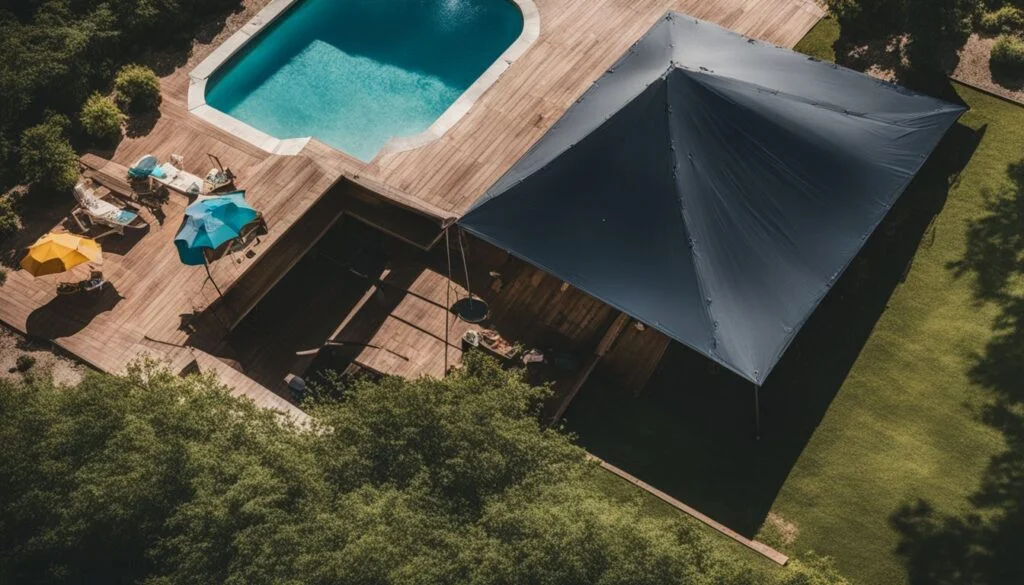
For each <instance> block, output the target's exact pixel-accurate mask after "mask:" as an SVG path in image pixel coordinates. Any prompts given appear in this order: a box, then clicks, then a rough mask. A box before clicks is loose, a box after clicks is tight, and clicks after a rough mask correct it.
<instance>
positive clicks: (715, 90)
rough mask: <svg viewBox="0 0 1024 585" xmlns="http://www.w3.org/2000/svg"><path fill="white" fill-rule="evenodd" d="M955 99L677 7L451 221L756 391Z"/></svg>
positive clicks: (923, 153)
mask: <svg viewBox="0 0 1024 585" xmlns="http://www.w3.org/2000/svg"><path fill="white" fill-rule="evenodd" d="M964 110H965V108H963V107H961V106H958V105H953V104H949V103H946V102H944V101H941V100H938V99H935V98H932V97H929V96H926V95H923V94H919V93H915V92H911V91H908V90H906V89H903V88H901V87H898V86H896V85H893V84H890V83H886V82H883V81H880V80H877V79H874V78H871V77H869V76H867V75H863V74H861V73H857V72H854V71H851V70H848V69H844V68H842V67H838V66H836V65H833V64H830V63H823V62H819V61H816V60H814V59H811V58H808V57H807V56H805V55H800V54H798V53H795V52H793V51H790V50H786V49H781V48H778V47H774V46H771V45H767V44H764V43H761V42H757V41H754V40H751V39H748V38H745V37H742V36H740V35H738V34H735V33H733V32H730V31H727V30H725V29H722V28H720V27H718V26H716V25H713V24H710V23H707V22H703V21H699V20H696V19H693V18H690V17H687V16H683V15H680V14H676V13H671V12H670V13H668V14H667V15H666V16H665V17H664V18H662V19H661V20H660V21H659V22H658V23H656V24H655V25H654V27H653V28H652V29H651V30H650V31H649V32H648V33H647V34H646V35H644V37H643V38H641V39H640V40H639V41H638V42H637V43H636V44H635V45H634V46H633V47H632V48H631V49H630V50H629V51H628V52H627V53H626V54H625V55H624V56H623V57H622V58H621V59H620V60H619V61H618V63H616V64H615V65H614V66H613V67H612V68H611V69H610V70H609V71H608V72H607V73H606V74H604V75H603V76H602V77H601V78H599V79H598V80H597V81H596V82H595V83H594V84H593V86H592V87H591V88H590V89H589V90H588V91H587V92H586V93H584V94H583V96H582V97H581V98H580V99H579V100H578V101H577V103H576V104H574V105H573V106H572V107H571V108H570V109H569V110H568V111H567V112H566V113H565V115H563V116H562V118H560V119H559V120H558V121H557V122H556V123H555V124H554V126H553V127H552V128H551V129H550V130H549V131H548V132H547V133H546V134H545V135H544V136H543V137H542V138H541V139H540V140H539V141H538V142H537V143H536V144H534V146H533V147H532V148H531V149H530V150H529V151H528V152H527V153H526V154H525V155H524V156H523V157H522V158H521V159H520V160H519V161H518V162H517V163H516V164H515V165H514V166H513V167H512V168H511V169H510V170H509V171H508V172H507V173H506V174H505V175H504V176H503V177H502V178H501V179H499V180H498V182H497V183H496V184H495V185H494V186H492V187H491V188H490V189H489V190H488V191H487V192H486V193H485V194H484V196H483V197H481V198H480V199H479V200H478V201H477V202H476V203H475V204H474V205H473V207H472V208H471V209H470V210H469V211H468V212H467V213H466V214H465V216H464V217H462V219H461V220H459V225H460V226H461V228H462V229H464V230H466V231H467V232H470V233H472V234H473V235H475V236H477V237H478V238H481V239H483V240H485V241H487V242H490V243H491V244H493V245H495V246H497V247H499V248H502V249H504V250H507V251H509V252H510V253H512V254H514V255H516V256H518V257H520V258H522V259H523V260H526V261H527V262H530V263H532V264H534V265H535V266H537V267H539V268H542V269H544V270H545V271H547V272H549V273H551V274H553V275H555V276H557V277H559V278H561V279H562V280H564V281H566V282H568V283H570V284H572V285H573V286H575V287H577V288H579V289H581V290H583V291H585V292H587V293H589V294H590V295H592V296H594V297H596V298H598V299H600V300H602V301H604V302H605V303H607V304H609V305H611V306H614V307H615V308H617V309H619V310H621V311H623V312H624V313H626V314H628V315H630V316H631V317H633V318H635V319H637V320H640V321H642V322H644V323H646V324H648V325H650V326H652V327H654V328H656V329H658V330H660V331H661V332H662V333H664V334H665V335H667V336H669V337H671V338H672V339H675V340H677V341H679V342H681V343H683V344H684V345H687V346H689V347H690V348H692V349H694V350H696V351H698V352H700V353H702V354H703V355H705V356H707V357H708V358H710V359H712V360H714V361H716V362H718V363H719V364H721V365H722V366H724V367H726V368H728V369H729V370H731V371H733V372H735V373H736V374H737V375H739V376H741V377H743V378H745V379H747V380H749V381H751V382H752V383H753V384H754V387H755V400H756V397H757V388H759V387H760V385H761V384H763V383H764V380H765V378H766V377H767V376H768V375H769V373H770V372H771V371H772V368H773V367H774V366H775V364H776V363H777V362H778V361H779V359H780V357H781V356H782V354H783V352H784V351H785V350H786V348H787V347H788V346H789V344H790V343H791V342H792V340H793V338H794V336H796V334H797V332H798V331H799V330H800V328H801V326H802V325H803V324H804V322H805V321H806V320H807V318H808V317H809V316H810V315H811V313H812V312H813V311H814V309H815V308H816V307H817V306H818V303H819V302H820V301H821V300H822V298H823V297H824V296H825V295H826V293H827V292H828V291H829V289H830V288H831V287H832V285H833V283H834V282H835V281H836V279H838V278H839V276H840V275H841V274H842V273H843V271H844V270H845V269H846V266H847V265H848V264H849V263H850V262H851V261H852V260H853V258H854V257H855V256H856V254H857V253H858V251H859V250H860V248H861V246H862V245H863V244H864V242H865V241H866V240H867V238H868V236H869V235H870V234H871V233H872V232H873V231H874V229H875V228H876V226H877V225H878V224H879V222H881V220H882V219H883V218H884V217H885V215H886V213H887V212H888V210H889V208H890V207H891V205H892V204H893V202H894V201H896V199H897V198H898V197H899V196H900V194H901V193H902V192H903V190H904V189H905V188H906V186H907V184H908V183H909V182H910V180H911V179H912V178H913V177H914V175H915V174H916V173H917V172H918V170H919V169H920V168H921V165H922V164H923V163H924V161H925V160H926V159H927V157H928V155H929V154H930V153H931V151H932V150H933V149H934V148H935V146H936V145H937V144H938V142H939V140H940V139H941V138H942V136H943V135H944V134H945V133H946V131H947V130H948V129H949V128H950V127H951V126H952V125H953V124H954V123H955V122H956V120H957V118H959V116H960V115H961V114H962V113H963V112H964Z"/></svg>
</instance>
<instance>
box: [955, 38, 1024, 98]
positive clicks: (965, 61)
mask: <svg viewBox="0 0 1024 585" xmlns="http://www.w3.org/2000/svg"><path fill="white" fill-rule="evenodd" d="M995 43H996V40H995V38H993V37H982V36H979V35H977V34H973V35H971V38H969V39H967V44H965V45H964V48H963V49H962V50H961V51H960V63H959V65H957V68H956V70H954V71H953V75H952V77H953V79H955V80H957V81H962V82H964V83H966V84H968V85H973V86H976V87H980V88H981V89H984V90H987V91H990V92H992V93H994V94H996V95H998V96H1002V97H1004V98H1006V99H1010V100H1013V101H1016V102H1020V103H1022V104H1024V86H1021V85H1019V84H1018V85H1017V87H1006V86H1003V85H1000V84H999V83H997V82H996V81H995V80H994V79H993V78H992V71H991V69H989V66H988V58H989V55H990V54H991V53H992V45H994V44H995Z"/></svg>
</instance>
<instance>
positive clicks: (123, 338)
mask: <svg viewBox="0 0 1024 585" xmlns="http://www.w3.org/2000/svg"><path fill="white" fill-rule="evenodd" d="M537 5H538V8H539V10H540V15H541V34H540V38H539V39H538V40H537V42H536V43H535V44H534V45H533V46H532V47H531V48H530V49H529V50H528V51H527V52H526V53H525V54H524V55H523V56H522V57H521V58H520V59H518V60H517V61H516V62H515V63H514V64H513V65H512V66H511V67H510V68H509V69H508V70H507V71H506V73H505V74H504V75H503V76H502V77H501V78H500V79H499V80H498V82H497V83H496V84H495V85H494V86H492V87H491V88H490V89H489V90H488V91H487V92H485V94H484V95H483V96H482V97H481V99H480V100H478V102H477V103H476V104H475V105H474V106H473V108H472V109H471V110H470V111H469V113H468V114H467V115H466V116H465V117H464V118H462V120H460V121H459V122H458V123H457V124H456V125H455V126H454V127H453V128H452V129H451V130H450V131H449V132H448V133H447V134H445V136H444V137H442V138H441V139H440V140H437V141H435V142H433V143H431V144H428V145H426V146H423V147H421V148H417V149H414V150H411V151H407V152H402V153H394V154H388V155H384V156H380V157H378V158H377V159H376V160H374V161H371V162H370V163H368V164H367V163H362V162H360V161H358V160H356V159H353V158H352V157H350V156H347V155H345V154H343V153H341V152H338V151H335V150H333V149H330V148H328V147H326V146H324V145H323V144H321V143H319V142H317V141H315V140H314V141H311V142H310V143H309V145H307V147H306V148H305V149H304V150H303V152H302V153H300V154H299V155H298V156H276V155H271V154H268V153H267V152H265V151H262V150H261V149H259V148H258V147H256V146H254V145H252V144H249V143H247V142H245V141H242V140H239V139H238V138H236V137H234V136H233V135H231V134H230V133H228V132H225V131H223V130H220V129H218V128H215V127H212V126H211V125H209V124H208V123H206V122H204V121H202V120H200V119H198V118H197V117H195V116H193V115H191V114H189V113H188V112H187V111H186V109H185V105H186V97H187V90H188V71H189V70H191V69H192V68H193V67H194V66H195V65H196V64H197V63H198V61H199V60H200V59H201V58H202V57H203V56H204V55H205V54H206V53H208V52H209V51H210V50H212V49H213V48H214V47H213V46H212V45H207V46H199V47H197V50H196V51H195V52H194V54H193V56H192V57H191V58H190V60H189V62H188V63H186V64H184V65H183V66H181V67H179V68H178V69H177V70H176V71H175V72H173V73H172V74H170V75H168V76H167V77H165V78H164V79H163V80H162V93H163V98H164V99H163V102H162V104H161V107H160V115H159V117H158V118H157V119H156V121H155V123H154V124H153V125H152V127H151V128H148V129H143V130H142V131H141V135H133V136H131V137H129V138H126V139H125V140H123V141H122V142H121V143H120V145H119V146H118V147H117V149H116V151H115V152H114V153H113V156H112V160H113V162H114V163H116V164H117V165H121V166H127V165H130V164H131V163H132V162H134V161H135V160H136V159H138V158H139V157H140V156H142V155H144V154H154V155H156V156H157V157H158V158H159V159H160V160H166V159H167V158H168V157H169V156H170V155H171V154H172V153H173V154H180V155H182V156H183V157H184V164H183V167H184V170H186V171H188V172H190V173H193V174H196V175H199V176H205V174H206V172H207V171H208V170H209V169H210V168H211V167H212V166H214V163H213V162H212V161H211V160H210V159H208V158H207V155H208V154H212V155H214V156H216V157H217V158H219V159H220V161H222V162H223V164H224V165H226V166H228V167H230V168H231V169H232V170H233V171H234V172H235V174H236V176H237V181H236V183H237V185H238V186H239V187H240V188H243V189H246V190H247V198H248V199H249V200H250V201H251V202H252V203H253V205H254V206H255V207H256V208H257V209H259V210H261V211H262V212H263V214H264V216H265V217H266V219H267V223H268V225H269V234H268V235H267V236H265V237H263V238H262V239H261V243H260V245H259V246H254V247H252V248H250V249H249V250H246V251H245V252H244V253H238V254H234V255H232V256H229V257H226V258H222V259H220V260H218V261H217V262H216V263H214V265H213V267H212V272H213V278H214V280H215V281H216V283H217V284H218V285H219V286H220V288H221V290H224V291H230V290H231V289H232V288H233V286H234V284H235V283H236V282H237V281H238V280H239V279H240V277H241V276H242V275H243V274H244V273H246V271H248V270H249V269H250V268H251V267H253V266H256V265H257V263H258V262H259V260H260V259H261V258H262V257H263V256H264V255H267V254H268V252H269V251H270V250H272V249H274V246H275V243H276V242H277V241H278V240H279V239H281V238H282V237H283V236H284V235H285V234H287V233H288V232H289V230H290V229H291V227H292V226H293V225H295V224H296V222H297V221H298V220H299V219H300V218H302V217H303V216H304V215H305V214H306V213H307V211H309V210H310V209H311V207H312V206H313V205H314V204H315V203H316V202H317V201H319V200H320V199H321V198H322V197H323V196H324V194H325V193H327V192H328V191H329V189H330V188H331V186H332V185H334V184H335V183H336V182H337V180H338V179H339V178H340V177H346V178H348V179H349V180H350V181H351V182H352V183H353V184H358V185H361V186H363V187H365V188H366V190H367V192H373V193H376V194H377V195H379V196H380V198H381V201H390V202H393V203H395V204H397V205H399V206H401V207H402V208H403V209H407V210H411V211H413V212H415V213H417V214H420V215H422V216H424V217H429V218H432V219H433V220H437V221H439V222H440V223H444V222H446V221H450V220H451V218H452V217H454V216H458V215H459V214H461V213H462V212H464V211H465V209H467V208H468V207H469V205H471V204H472V202H473V201H474V200H476V198H477V197H479V195H480V194H482V193H483V192H484V191H485V190H486V188H487V187H488V186H489V185H491V184H492V183H493V182H494V181H495V180H496V179H497V178H498V177H500V176H501V174H503V173H504V172H505V171H506V170H507V169H508V168H509V167H511V166H512V164H513V163H514V162H515V161H516V160H517V159H518V158H519V157H520V156H521V155H522V154H523V153H524V152H525V151H526V150H527V149H528V148H529V147H530V146H531V145H532V144H533V143H534V142H535V141H536V140H537V139H539V138H540V136H541V135H543V133H544V132H545V131H546V130H547V129H548V128H550V126H551V125H552V124H553V123H554V121H555V120H557V119H558V117H559V116H560V115H561V114H562V113H563V112H564V111H565V110H566V109H568V108H569V106H570V105H571V104H572V103H573V101H574V100H575V99H577V97H578V96H579V95H580V94H582V93H583V91H585V90H586V89H587V87H589V85H590V84H591V83H592V82H593V81H594V80H595V79H596V78H597V77H599V76H600V75H601V74H602V73H603V72H604V71H605V69H606V68H607V67H608V66H609V65H611V64H612V63H613V62H614V61H615V60H616V59H618V57H619V56H620V55H621V54H622V53H623V51H625V50H626V49H627V48H628V47H629V46H630V44H632V43H633V42H634V41H635V40H636V39H637V38H639V37H640V36H641V35H642V34H643V33H644V32H645V31H646V30H647V29H648V28H649V27H650V26H651V25H652V24H653V23H654V22H655V21H656V20H657V19H658V18H659V17H661V16H662V15H663V14H664V13H665V12H666V11H667V10H670V9H671V10H678V11H681V12H684V13H688V14H691V15H693V16H696V17H699V18H703V19H707V20H711V21H714V22H717V23H720V24H722V25H724V26H727V27H729V28H732V29H733V30H736V31H738V32H740V33H743V34H747V35H749V36H752V37H755V38H760V39H764V40H767V41H770V42H773V43H776V44H780V45H783V46H791V45H792V44H794V43H795V42H796V41H797V40H799V39H800V38H801V37H802V36H803V35H804V34H805V33H806V31H807V30H809V29H810V27H811V26H813V24H814V23H815V22H817V20H818V19H819V18H820V17H821V16H822V11H821V9H820V8H819V7H818V6H817V5H816V4H814V2H813V1H812V0H537ZM229 22H230V23H231V24H230V26H229V29H237V28H238V27H240V26H242V25H243V24H244V20H238V19H235V18H231V19H229ZM230 32H231V30H225V31H224V32H222V34H221V36H222V37H223V36H224V35H226V34H227V33H230ZM136 132H138V130H136ZM114 178H116V177H114ZM71 204H72V199H71V194H70V193H69V194H68V200H67V207H66V209H65V208H64V207H63V204H61V205H57V206H55V207H54V209H52V210H49V211H50V215H45V217H42V218H27V219H28V223H29V225H28V226H27V227H26V229H25V230H24V231H23V232H22V234H20V236H19V238H17V239H16V240H15V241H13V242H8V243H7V249H6V250H0V252H2V253H3V255H4V258H5V259H6V261H7V262H8V263H10V264H11V265H12V266H13V265H14V264H16V261H17V258H16V256H17V255H18V249H19V248H23V247H25V246H27V245H29V244H31V242H32V241H33V240H34V239H35V238H36V237H38V236H40V235H42V234H43V233H45V232H47V231H50V230H51V229H54V228H55V227H57V226H56V224H58V223H59V220H60V218H56V217H54V216H53V213H55V212H57V211H62V212H66V211H70V208H71ZM183 208H184V202H183V201H181V200H179V199H178V198H173V197H172V198H171V200H170V201H169V202H168V203H167V204H166V205H165V206H164V207H163V208H162V209H161V210H159V212H158V213H156V215H155V216H154V217H153V218H152V219H153V221H151V222H150V223H151V225H150V229H149V231H148V233H146V234H145V235H143V236H141V237H138V236H136V237H134V238H133V237H118V236H110V237H108V238H106V239H105V240H104V242H103V244H104V257H105V262H104V264H103V267H102V268H103V271H104V274H105V275H106V276H107V278H108V279H109V280H110V281H111V282H112V283H113V287H112V288H111V289H110V291H109V292H108V293H107V294H105V295H103V296H102V297H101V298H98V299H93V300H86V299H84V298H75V297H71V298H57V297H56V294H55V289H56V283H57V282H59V281H61V280H73V279H80V278H83V277H84V276H85V274H86V273H87V271H88V267H87V266H82V267H79V268H77V269H75V270H73V271H71V273H70V274H66V275H61V276H50V277H43V278H39V279H33V278H31V277H29V276H28V275H27V274H25V273H24V272H23V271H18V270H12V271H11V272H10V273H9V275H8V279H7V283H6V284H5V285H4V287H3V288H0V300H2V302H0V320H3V321H4V322H6V323H8V324H10V325H11V326H13V327H15V328H17V329H19V330H21V331H23V332H26V333H28V334H30V335H35V336H38V337H43V338H46V339H51V340H53V341H54V342H55V343H57V344H58V345H60V346H61V347H63V348H64V349H66V350H68V351H70V352H71V353H73V354H75V355H77V356H79V357H80V358H82V359H83V360H85V361H86V362H88V363H90V364H93V365H94V366H96V367H97V368H100V369H102V370H105V371H110V372H119V371H122V370H123V369H124V366H125V365H126V364H127V363H128V362H129V361H131V360H132V359H134V358H135V357H136V356H137V354H138V351H139V348H140V346H142V345H143V344H142V342H143V340H144V339H145V338H147V337H148V338H151V339H157V340H160V341H161V342H165V343H169V344H177V345H182V344H184V343H186V342H187V341H188V340H189V338H190V337H191V336H193V335H194V334H195V332H194V331H191V330H190V328H189V326H188V323H187V322H188V321H189V320H190V316H191V315H194V314H195V313H197V312H201V311H204V310H205V309H206V308H207V307H209V306H210V305H211V304H212V303H213V302H214V301H215V300H217V293H216V291H215V290H214V287H213V286H212V285H211V284H210V283H209V282H208V281H207V277H206V274H205V272H204V271H203V270H202V269H201V268H197V267H188V266H183V265H182V264H181V263H180V262H179V261H178V258H177V255H176V253H175V250H174V247H173V244H172V240H173V237H174V233H175V232H176V230H177V228H178V225H179V224H180V221H181V217H182V212H183ZM371 221H372V220H371ZM312 231H313V232H316V230H312ZM307 237H308V241H307V242H303V241H302V239H301V238H299V240H298V243H297V244H295V245H296V246H298V247H297V248H294V249H295V250H298V249H299V248H301V247H302V246H304V245H305V244H307V243H310V242H312V241H313V240H315V237H316V233H309V234H307ZM417 239H422V237H421V236H419V235H417ZM276 256H277V258H276V259H275V260H274V261H268V262H267V266H266V269H267V271H268V274H266V275H262V274H261V275H259V278H258V279H257V281H260V282H264V283H266V282H272V281H273V280H275V279H276V278H278V277H280V276H281V275H280V274H275V273H276V272H281V271H283V270H285V269H286V268H287V266H288V265H289V262H288V261H286V259H282V257H286V256H287V254H278V255H276ZM260 270H261V269H260ZM524 270H528V269H524ZM533 270H535V269H533ZM538 272H539V271H538ZM544 276H545V275H543V274H533V275H532V276H531V277H530V278H525V279H510V282H513V281H514V282H515V283H518V284H514V285H513V288H512V289H511V290H509V291H507V292H506V293H504V296H505V297H506V300H507V301H508V302H507V303H506V305H505V306H507V307H508V309H507V311H508V314H509V315H513V314H522V310H523V309H525V308H527V307H526V306H525V305H523V306H522V307H517V306H516V303H515V299H516V298H519V299H520V300H521V301H522V302H523V303H527V304H529V303H537V304H536V305H532V306H531V307H529V308H530V309H531V310H532V309H536V308H538V307H539V308H542V309H544V311H541V312H540V313H538V319H537V322H536V323H532V322H529V321H526V322H520V323H513V324H511V325H509V327H510V329H511V330H516V329H517V327H518V330H516V331H515V333H516V335H513V336H512V337H513V338H524V337H527V338H528V337H531V336H533V337H543V336H545V335H558V334H561V335H563V336H564V337H567V338H568V339H570V340H572V339H579V340H588V342H587V343H591V342H592V341H593V340H594V339H597V338H598V337H599V336H600V334H601V332H602V331H603V330H604V329H605V328H607V324H608V322H610V315H611V313H610V312H609V311H610V310H609V309H607V308H606V307H604V308H602V307H603V305H602V306H600V307H599V306H597V305H594V306H588V305H587V304H586V303H585V302H584V301H582V300H579V299H575V298H574V297H572V293H571V290H572V289H570V293H569V294H566V290H565V289H563V288H561V285H560V283H557V281H556V282H552V281H553V280H554V279H549V278H544ZM424 278H425V279H427V280H428V281H429V282H427V281H424V283H423V284H424V285H425V286H426V288H427V289H429V290H428V292H430V293H431V294H433V293H434V292H436V291H437V282H435V281H436V280H437V279H436V278H431V277H429V275H428V276H425V277H424ZM516 286H518V287H520V288H519V289H516V288H514V287H516ZM256 288H257V289H258V290H256V291H255V294H253V298H259V296H261V295H262V294H263V293H264V292H265V290H264V289H266V288H267V287H265V286H258V287H256ZM428 298H430V297H429V296H428ZM435 300H436V299H435ZM253 302H254V301H253V300H252V299H249V298H247V299H246V300H245V302H244V303H242V304H243V305H246V306H249V305H251V304H252V303H253ZM408 302H409V305H408V306H407V307H403V308H402V309H401V310H400V314H399V317H401V319H404V320H405V321H406V322H407V323H408V325H407V326H406V325H402V327H407V328H408V329H410V330H415V331H428V332H431V333H430V335H429V336H428V337H431V336H433V337H432V338H433V339H434V341H433V342H422V345H416V346H415V347H414V348H415V349H416V350H417V351H424V352H426V353H425V354H424V356H422V357H417V358H416V359H415V360H410V361H412V362H413V363H415V364H421V366H420V367H421V368H422V370H423V371H424V372H426V371H430V372H435V371H436V370H438V368H443V366H441V365H438V364H435V363H432V362H431V358H430V357H429V356H432V355H436V351H435V349H436V347H438V346H437V343H436V331H435V330H436V329H437V324H438V323H440V324H441V325H443V319H435V318H434V312H433V311H431V310H428V307H427V305H423V306H420V305H422V300H409V301H408ZM595 302H596V301H595ZM559 303H565V304H559ZM430 308H433V307H430ZM498 309H500V307H498ZM403 311H407V312H403ZM498 316H499V317H500V316H501V315H498ZM396 318H397V317H396ZM421 321H422V322H421ZM509 321H511V319H510V320H509ZM535 325H536V326H537V327H534V326H535ZM396 326H397V325H396ZM537 329H539V330H540V332H539V333H538V331H537ZM386 331H387V328H385V332H386ZM566 334H567V335H566ZM456 335H457V334H456ZM627 335H628V331H627ZM456 338H457V337H456ZM417 343H419V342H417ZM168 347H171V346H168ZM412 347H413V346H410V348H412ZM440 347H441V348H442V354H441V357H442V358H443V344H442V346H440ZM431 348H435V349H431ZM591 348H592V346H591V347H590V348H585V349H584V351H588V352H589V351H591ZM406 349H409V348H406ZM408 371H409V372H410V373H414V372H413V370H408ZM416 371H417V372H418V371H419V370H416ZM240 383H241V382H240ZM242 385H244V386H246V388H248V390H247V392H249V391H251V392H252V393H253V395H254V398H256V399H257V400H263V399H265V398H266V395H265V393H266V392H269V391H268V390H267V389H266V388H262V387H255V386H249V385H246V384H242Z"/></svg>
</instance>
